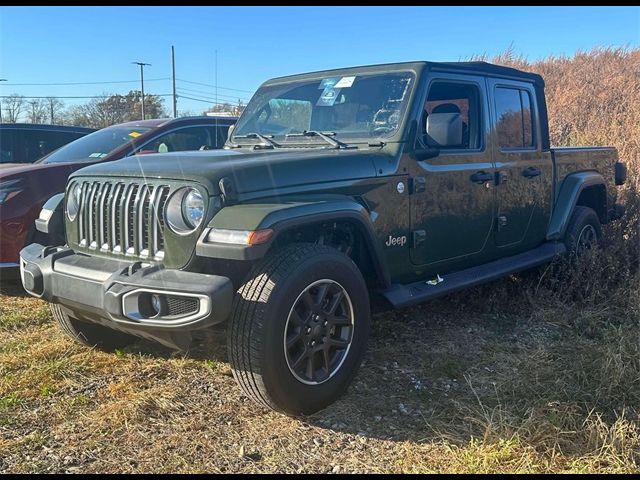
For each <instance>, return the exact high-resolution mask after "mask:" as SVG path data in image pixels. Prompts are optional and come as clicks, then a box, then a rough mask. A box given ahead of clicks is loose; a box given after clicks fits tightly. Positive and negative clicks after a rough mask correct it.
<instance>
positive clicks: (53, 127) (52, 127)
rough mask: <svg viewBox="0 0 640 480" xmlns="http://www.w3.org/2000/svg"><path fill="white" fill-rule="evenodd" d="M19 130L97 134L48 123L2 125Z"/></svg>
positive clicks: (89, 129)
mask: <svg viewBox="0 0 640 480" xmlns="http://www.w3.org/2000/svg"><path fill="white" fill-rule="evenodd" d="M5 128H10V129H19V130H58V131H60V130H67V131H70V132H84V133H91V132H95V131H96V129H95V128H85V127H75V126H71V125H50V124H46V123H0V129H5Z"/></svg>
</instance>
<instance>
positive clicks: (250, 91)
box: [177, 78, 253, 93]
mask: <svg viewBox="0 0 640 480" xmlns="http://www.w3.org/2000/svg"><path fill="white" fill-rule="evenodd" d="M177 80H179V81H180V82H185V83H191V84H193V85H202V86H204V87H212V88H215V85H211V84H210V83H201V82H192V81H190V80H182V79H181V78H178V79H177ZM218 88H219V89H220V90H231V91H234V92H244V93H253V91H252V90H240V89H239V88H229V87H221V86H218Z"/></svg>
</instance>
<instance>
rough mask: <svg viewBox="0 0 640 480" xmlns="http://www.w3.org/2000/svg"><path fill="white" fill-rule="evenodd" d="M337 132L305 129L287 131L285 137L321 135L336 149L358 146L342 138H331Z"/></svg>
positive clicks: (320, 136)
mask: <svg viewBox="0 0 640 480" xmlns="http://www.w3.org/2000/svg"><path fill="white" fill-rule="evenodd" d="M335 134H336V133H335V132H319V131H318V130H305V131H304V132H302V133H287V134H286V135H285V138H289V137H319V138H321V139H322V140H324V141H325V142H327V143H328V144H330V145H331V146H332V147H333V148H335V149H341V148H357V147H356V146H354V145H348V144H346V143H344V142H341V141H340V140H336V139H335V138H331V137H333V136H335Z"/></svg>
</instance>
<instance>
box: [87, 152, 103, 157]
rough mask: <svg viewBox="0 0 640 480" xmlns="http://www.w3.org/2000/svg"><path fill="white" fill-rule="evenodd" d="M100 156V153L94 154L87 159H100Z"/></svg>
mask: <svg viewBox="0 0 640 480" xmlns="http://www.w3.org/2000/svg"><path fill="white" fill-rule="evenodd" d="M101 156H102V154H101V153H100V152H95V153H92V154H91V155H89V158H100V157H101Z"/></svg>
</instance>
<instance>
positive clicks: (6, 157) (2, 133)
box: [0, 130, 15, 163]
mask: <svg viewBox="0 0 640 480" xmlns="http://www.w3.org/2000/svg"><path fill="white" fill-rule="evenodd" d="M14 135H15V130H0V163H14V162H15V160H14V156H15V154H14V152H13V137H14Z"/></svg>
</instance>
